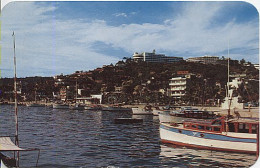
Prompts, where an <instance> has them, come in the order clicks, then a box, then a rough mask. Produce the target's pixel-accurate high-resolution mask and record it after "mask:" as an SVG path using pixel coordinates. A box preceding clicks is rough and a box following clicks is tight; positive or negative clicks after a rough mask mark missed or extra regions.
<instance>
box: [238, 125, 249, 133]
mask: <svg viewBox="0 0 260 168" xmlns="http://www.w3.org/2000/svg"><path fill="white" fill-rule="evenodd" d="M238 132H241V133H249V124H245V123H239V125H238Z"/></svg>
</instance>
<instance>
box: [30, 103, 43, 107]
mask: <svg viewBox="0 0 260 168" xmlns="http://www.w3.org/2000/svg"><path fill="white" fill-rule="evenodd" d="M26 106H27V107H45V104H39V103H31V104H26Z"/></svg>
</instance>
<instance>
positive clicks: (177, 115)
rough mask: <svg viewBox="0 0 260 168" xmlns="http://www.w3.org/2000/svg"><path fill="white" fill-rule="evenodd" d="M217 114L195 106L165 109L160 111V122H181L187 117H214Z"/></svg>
mask: <svg viewBox="0 0 260 168" xmlns="http://www.w3.org/2000/svg"><path fill="white" fill-rule="evenodd" d="M215 117H216V115H215V114H214V112H212V111H206V110H204V111H203V110H199V109H197V108H193V107H182V108H181V109H180V110H174V111H164V112H160V113H159V120H160V122H173V123H180V122H182V121H183V120H184V119H187V118H196V119H214V118H215Z"/></svg>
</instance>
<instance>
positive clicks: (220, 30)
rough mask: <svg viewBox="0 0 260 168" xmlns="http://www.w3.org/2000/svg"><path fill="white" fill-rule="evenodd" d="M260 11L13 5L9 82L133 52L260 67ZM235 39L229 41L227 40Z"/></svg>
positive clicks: (183, 5) (5, 22)
mask: <svg viewBox="0 0 260 168" xmlns="http://www.w3.org/2000/svg"><path fill="white" fill-rule="evenodd" d="M258 19H259V18H258V13H257V10H256V9H255V8H254V6H252V5H251V4H248V3H246V2H12V3H9V4H8V5H7V6H5V7H4V9H3V10H2V16H1V22H2V23H1V45H2V48H1V50H2V53H1V65H0V68H1V71H2V74H1V76H2V77H12V76H13V39H12V32H13V31H15V38H16V56H17V73H18V76H19V77H25V76H53V75H57V74H60V73H64V74H70V73H73V72H74V71H76V70H84V71H88V70H91V69H94V68H97V67H101V66H102V65H108V64H110V63H113V64H114V63H116V62H117V61H118V60H122V58H123V57H131V56H132V54H133V53H134V52H144V51H146V52H152V50H153V49H155V50H156V52H157V53H162V54H166V55H167V56H178V57H184V59H186V58H189V57H197V56H204V55H215V56H219V57H222V56H225V57H227V53H228V52H227V49H228V43H229V47H230V57H231V58H232V59H238V60H241V59H242V58H244V59H245V60H247V61H250V62H252V63H258V61H259V57H258V54H259V53H258V46H259V41H258V40H259V39H258V37H259V35H258V34H259V32H258V29H259V27H258ZM228 41H229V42H228Z"/></svg>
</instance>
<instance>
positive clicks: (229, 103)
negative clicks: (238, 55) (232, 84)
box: [227, 40, 232, 119]
mask: <svg viewBox="0 0 260 168" xmlns="http://www.w3.org/2000/svg"><path fill="white" fill-rule="evenodd" d="M227 75H228V79H227V80H228V81H227V96H228V100H229V102H228V119H229V117H230V106H231V101H232V97H230V96H232V95H229V40H228V74H227Z"/></svg>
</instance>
